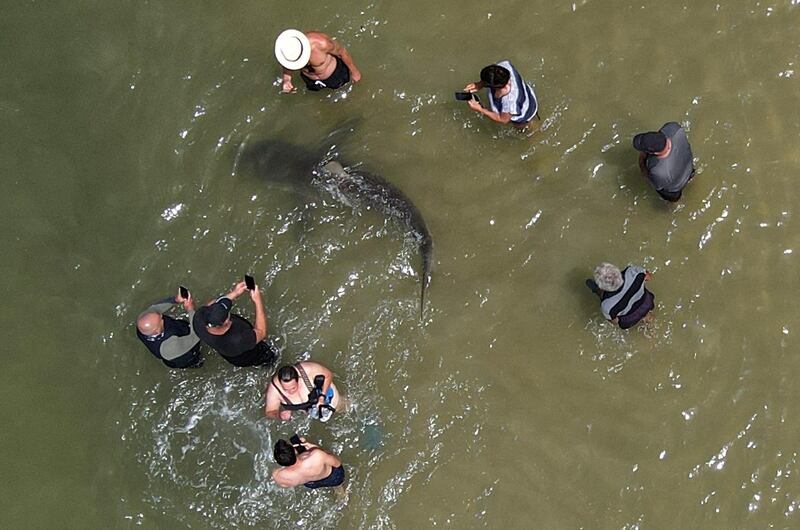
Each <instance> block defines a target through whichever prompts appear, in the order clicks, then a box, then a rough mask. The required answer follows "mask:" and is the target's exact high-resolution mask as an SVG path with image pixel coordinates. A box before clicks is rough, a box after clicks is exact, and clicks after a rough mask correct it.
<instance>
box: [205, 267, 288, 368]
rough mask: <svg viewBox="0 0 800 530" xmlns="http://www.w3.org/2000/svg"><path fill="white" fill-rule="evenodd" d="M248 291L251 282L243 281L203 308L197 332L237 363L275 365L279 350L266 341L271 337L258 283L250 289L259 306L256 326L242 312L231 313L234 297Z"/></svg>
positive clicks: (229, 360)
mask: <svg viewBox="0 0 800 530" xmlns="http://www.w3.org/2000/svg"><path fill="white" fill-rule="evenodd" d="M245 291H247V285H245V283H244V282H240V283H238V284H236V286H234V288H233V290H232V291H231V292H229V293H228V294H226V295H225V296H223V297H221V298H218V299H217V300H215V301H214V302H212V303H211V304H209V305H207V306H203V307H201V308H200V309H199V310H198V311H197V312H196V313H195V315H194V319H193V321H192V323H193V327H194V329H195V333H197V336H198V337H200V340H202V341H203V342H205V343H206V344H208V345H209V346H211V347H212V348H214V349H215V350H216V351H217V353H219V354H220V355H222V357H223V358H224V359H225V360H226V361H228V362H229V363H231V364H232V365H234V366H257V365H261V364H267V363H269V364H273V363H274V362H275V360H276V358H277V352H276V351H275V350H274V348H273V347H272V346H271V345H269V344H267V343H266V342H264V339H265V338H266V337H267V314H266V312H265V311H264V303H263V302H262V300H261V291H260V290H259V288H258V286H256V288H255V289H253V290H252V291H250V298H252V299H253V304H254V305H255V309H256V325H255V327H254V326H253V325H252V324H250V322H248V321H247V320H246V319H244V318H242V317H240V316H239V315H231V314H230V311H231V308H232V307H233V300H235V299H236V298H237V297H238V296H239V295H241V294H242V293H244V292H245Z"/></svg>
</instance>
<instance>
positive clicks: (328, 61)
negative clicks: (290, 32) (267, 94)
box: [276, 31, 361, 93]
mask: <svg viewBox="0 0 800 530" xmlns="http://www.w3.org/2000/svg"><path fill="white" fill-rule="evenodd" d="M304 35H305V37H306V38H307V39H308V44H309V46H310V49H311V54H310V56H309V60H308V63H307V64H305V65H304V66H301V67H299V68H301V73H302V75H303V76H305V77H306V78H308V80H310V81H311V82H312V83H313V82H317V83H319V84H320V87H321V88H339V86H341V85H343V84H346V82H347V81H350V80H352V81H353V82H358V81H359V80H360V79H361V72H359V70H358V68H357V67H356V65H355V63H353V59H352V57H350V53H349V52H348V51H347V49H346V48H345V47H344V46H342V45H341V44H339V43H338V42H337V41H335V40H333V39H331V38H330V37H329V36H328V35H326V34H325V33H321V32H319V31H308V32H305V33H304ZM301 37H302V36H301ZM279 43H280V37H279V41H278V43H276V46H279ZM278 59H279V61H280V57H279V58H278ZM339 60H341V61H342V63H344V64H343V67H345V68H346V69H347V71H346V72H344V73H340V74H339V76H337V77H342V76H346V80H345V79H340V80H338V82H337V83H335V84H334V86H330V85H326V84H325V83H324V82H325V81H326V80H328V79H331V78H332V76H334V75H335V74H336V73H337V67H338V66H339ZM293 68H295V67H294V66H293ZM294 71H295V70H293V69H289V68H287V67H286V65H284V67H283V79H282V92H285V93H289V92H295V91H296V90H297V89H296V88H295V86H294V84H292V74H293V72H294ZM348 74H349V75H348ZM307 84H308V82H307ZM309 88H311V87H309ZM313 89H318V88H313ZM313 89H312V90H313Z"/></svg>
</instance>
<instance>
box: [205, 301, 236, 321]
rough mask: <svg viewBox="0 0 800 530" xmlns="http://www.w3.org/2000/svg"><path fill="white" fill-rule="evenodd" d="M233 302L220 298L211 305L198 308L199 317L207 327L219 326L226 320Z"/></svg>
mask: <svg viewBox="0 0 800 530" xmlns="http://www.w3.org/2000/svg"><path fill="white" fill-rule="evenodd" d="M232 307H233V302H231V300H230V299H229V298H220V299H219V300H217V301H216V302H214V303H213V304H211V305H207V306H205V307H201V308H200V313H201V317H202V318H203V319H204V320H205V322H206V325H207V326H215V327H216V326H221V325H222V324H224V323H225V321H226V320H228V315H230V313H231V308H232Z"/></svg>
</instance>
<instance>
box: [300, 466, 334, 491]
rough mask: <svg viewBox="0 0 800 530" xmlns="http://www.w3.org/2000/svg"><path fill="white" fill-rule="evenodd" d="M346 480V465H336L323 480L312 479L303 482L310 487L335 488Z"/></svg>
mask: <svg viewBox="0 0 800 530" xmlns="http://www.w3.org/2000/svg"><path fill="white" fill-rule="evenodd" d="M342 482H344V466H339V467H335V468H333V469H332V470H331V474H330V475H328V476H327V477H325V478H323V479H322V480H312V481H311V482H306V483H305V484H303V485H304V486H305V487H307V488H309V489H312V490H313V489H317V488H334V487H336V486H339V485H341V484H342Z"/></svg>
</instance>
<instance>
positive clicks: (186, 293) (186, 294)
mask: <svg viewBox="0 0 800 530" xmlns="http://www.w3.org/2000/svg"><path fill="white" fill-rule="evenodd" d="M178 290H179V291H180V293H181V298H183V299H184V300H188V299H189V289H187V288H186V287H184V286H183V285H179V286H178Z"/></svg>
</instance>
